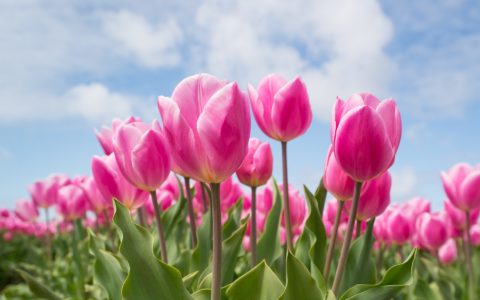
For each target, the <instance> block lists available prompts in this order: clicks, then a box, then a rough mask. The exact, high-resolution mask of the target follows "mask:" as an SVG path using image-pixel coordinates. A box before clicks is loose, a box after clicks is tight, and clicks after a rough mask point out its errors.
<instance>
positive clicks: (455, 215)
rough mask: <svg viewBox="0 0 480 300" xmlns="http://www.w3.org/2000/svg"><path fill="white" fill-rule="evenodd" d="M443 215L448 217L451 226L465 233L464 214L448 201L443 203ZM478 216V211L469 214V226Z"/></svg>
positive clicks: (465, 221)
mask: <svg viewBox="0 0 480 300" xmlns="http://www.w3.org/2000/svg"><path fill="white" fill-rule="evenodd" d="M443 203H444V207H445V213H446V214H447V216H448V217H449V219H450V221H451V222H452V225H453V226H454V227H455V228H456V229H460V230H461V231H465V228H466V226H467V220H466V216H465V212H464V211H462V210H460V209H458V208H457V207H456V206H455V205H453V204H452V202H451V201H450V200H448V199H447V200H445V201H444V202H443ZM479 214H480V209H475V210H472V211H471V213H470V224H475V223H476V222H477V219H478V216H479Z"/></svg>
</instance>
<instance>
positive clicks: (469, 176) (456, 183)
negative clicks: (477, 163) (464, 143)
mask: <svg viewBox="0 0 480 300" xmlns="http://www.w3.org/2000/svg"><path fill="white" fill-rule="evenodd" d="M441 177H442V182H443V188H444V189H445V192H446V194H447V196H448V198H449V199H450V201H451V202H452V204H453V205H455V206H456V207H458V208H459V209H461V210H462V211H471V210H474V209H476V208H479V207H480V189H479V188H478V187H479V186H480V168H478V167H473V166H470V165H468V164H465V163H460V164H456V165H455V166H453V167H452V168H451V169H450V170H449V171H448V172H442V173H441Z"/></svg>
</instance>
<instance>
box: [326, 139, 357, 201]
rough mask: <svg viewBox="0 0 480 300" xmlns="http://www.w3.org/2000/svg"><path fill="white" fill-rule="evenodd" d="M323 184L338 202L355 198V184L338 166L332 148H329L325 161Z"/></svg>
mask: <svg viewBox="0 0 480 300" xmlns="http://www.w3.org/2000/svg"><path fill="white" fill-rule="evenodd" d="M323 184H324V186H325V189H326V190H327V191H328V192H329V193H331V194H332V195H333V196H334V197H335V198H336V199H337V200H340V201H344V200H348V199H351V198H352V197H353V190H354V187H355V182H354V181H353V179H352V178H351V177H350V176H348V174H347V173H345V171H343V169H342V167H341V166H340V165H339V164H338V162H337V160H336V159H335V154H334V153H333V147H332V146H330V147H329V148H328V153H327V159H326V160H325V171H324V173H323Z"/></svg>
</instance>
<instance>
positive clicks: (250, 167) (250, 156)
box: [237, 138, 273, 187]
mask: <svg viewBox="0 0 480 300" xmlns="http://www.w3.org/2000/svg"><path fill="white" fill-rule="evenodd" d="M272 169H273V154H272V149H271V148H270V144H269V143H268V142H264V143H262V142H260V140H258V139H256V138H251V139H250V140H249V141H248V153H247V155H246V156H245V159H244V160H243V162H242V164H241V165H240V167H239V168H238V170H237V177H238V180H239V181H240V182H241V183H243V184H245V185H248V186H251V187H257V186H261V185H264V184H266V183H267V181H268V180H269V179H270V177H271V176H272Z"/></svg>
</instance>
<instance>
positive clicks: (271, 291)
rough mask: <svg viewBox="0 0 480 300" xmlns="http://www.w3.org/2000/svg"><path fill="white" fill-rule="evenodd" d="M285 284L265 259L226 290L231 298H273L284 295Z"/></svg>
mask: <svg viewBox="0 0 480 300" xmlns="http://www.w3.org/2000/svg"><path fill="white" fill-rule="evenodd" d="M284 289H285V288H284V286H283V284H282V282H280V280H279V279H278V277H277V275H275V273H274V272H273V271H272V270H271V269H270V268H269V267H268V266H267V264H266V263H265V261H262V262H261V263H259V264H258V265H257V266H256V267H255V268H253V269H252V270H250V271H249V272H247V273H245V274H244V275H243V276H241V277H239V278H238V279H237V280H235V281H234V282H233V283H232V284H231V285H230V287H228V289H227V290H226V295H227V297H228V299H229V300H246V299H248V300H271V299H278V297H280V295H282V293H283V290H284Z"/></svg>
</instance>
